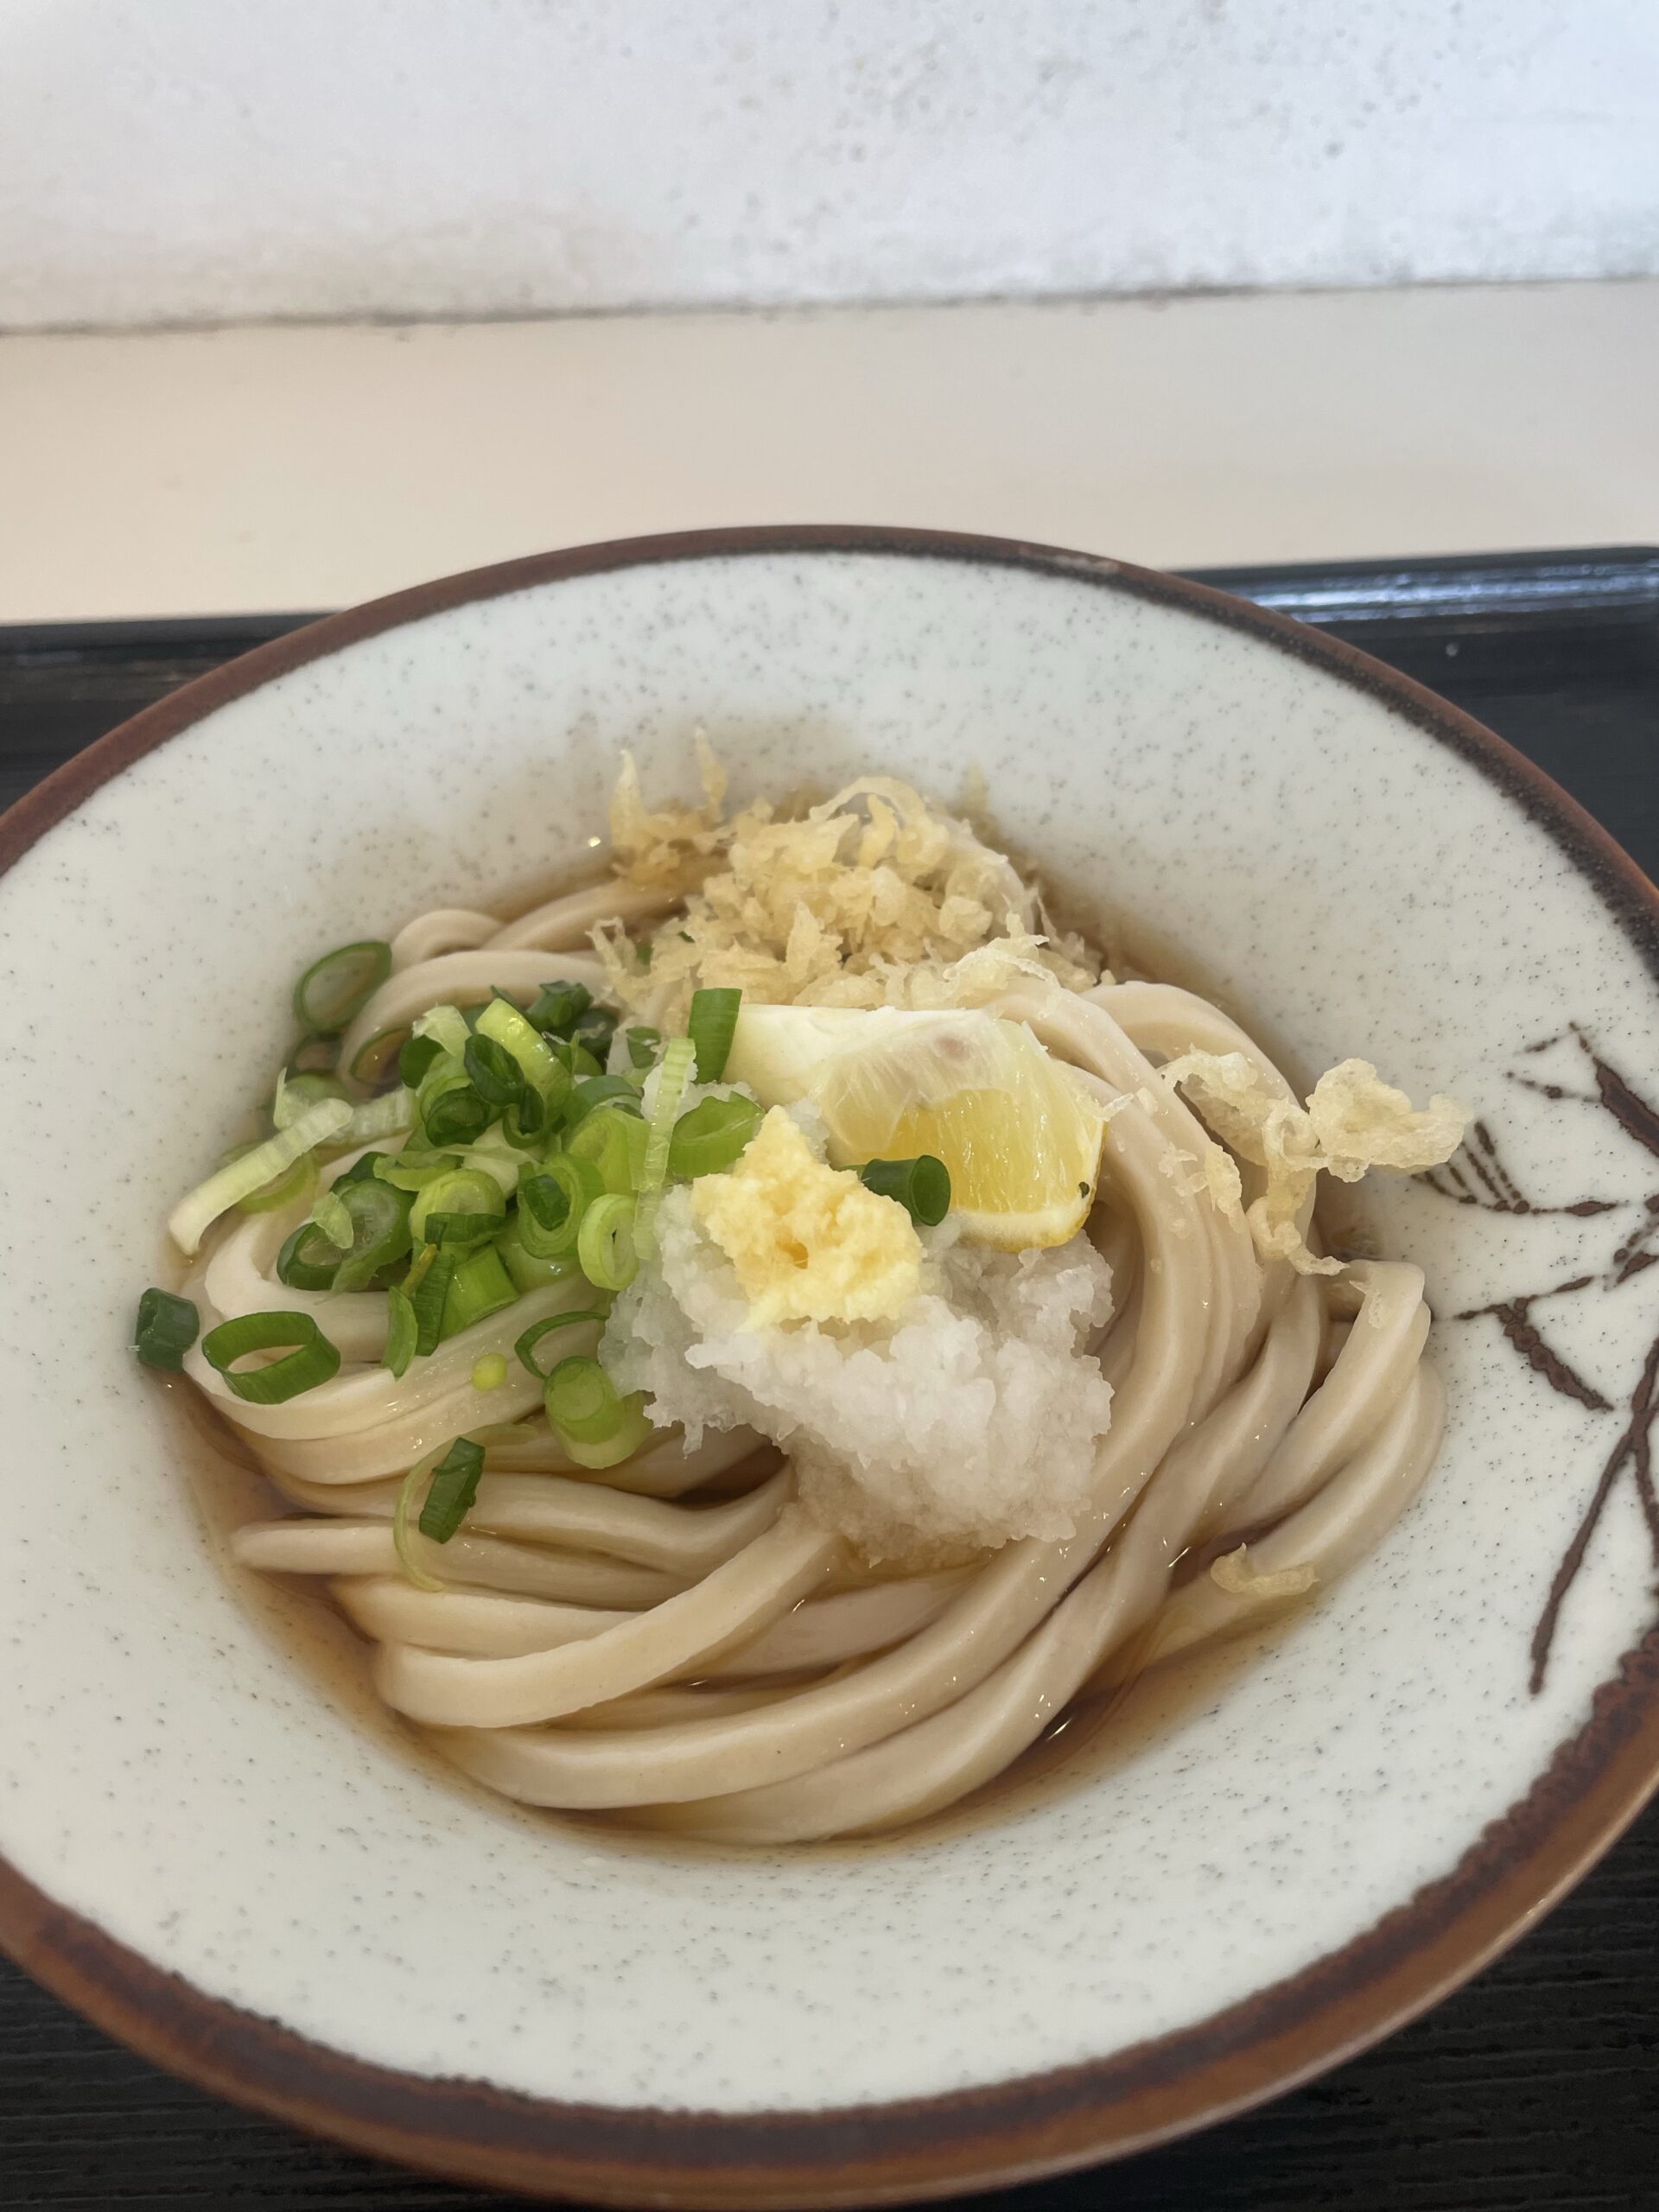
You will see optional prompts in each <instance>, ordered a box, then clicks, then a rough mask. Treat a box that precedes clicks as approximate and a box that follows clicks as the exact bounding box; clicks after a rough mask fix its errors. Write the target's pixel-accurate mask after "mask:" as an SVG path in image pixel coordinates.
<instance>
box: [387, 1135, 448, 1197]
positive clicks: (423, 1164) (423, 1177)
mask: <svg viewBox="0 0 1659 2212" xmlns="http://www.w3.org/2000/svg"><path fill="white" fill-rule="evenodd" d="M374 1162H375V1167H374V1173H375V1179H376V1181H377V1182H380V1183H390V1184H391V1187H392V1189H393V1190H394V1191H423V1190H424V1189H425V1188H426V1186H427V1185H428V1184H429V1183H435V1182H436V1181H437V1179H438V1178H439V1176H440V1175H451V1174H453V1173H454V1171H455V1169H456V1168H457V1167H459V1166H460V1165H461V1154H459V1153H458V1152H428V1151H426V1150H424V1149H420V1148H416V1147H413V1146H410V1145H405V1146H404V1148H403V1150H402V1151H401V1152H378V1153H376V1154H374Z"/></svg>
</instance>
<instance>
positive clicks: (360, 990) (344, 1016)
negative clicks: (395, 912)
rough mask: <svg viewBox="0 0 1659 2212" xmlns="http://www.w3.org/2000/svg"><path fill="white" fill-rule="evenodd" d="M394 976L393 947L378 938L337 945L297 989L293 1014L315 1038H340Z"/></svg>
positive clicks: (301, 979)
mask: <svg viewBox="0 0 1659 2212" xmlns="http://www.w3.org/2000/svg"><path fill="white" fill-rule="evenodd" d="M390 975H391V946H390V945H389V944H385V943H383V942H382V940H381V939H380V938H378V937H365V938H359V940H358V941H357V943H356V944H340V945H336V946H335V948H334V950H333V951H332V952H325V953H324V954H323V956H322V957H321V960H314V961H313V962H312V963H311V965H310V966H309V967H308V969H306V971H305V973H304V975H303V976H301V978H300V980H299V982H297V983H296V984H295V986H294V1012H295V1014H296V1017H297V1019H298V1020H299V1023H300V1027H302V1029H307V1030H308V1031H309V1032H310V1033H311V1034H312V1035H313V1036H314V1037H338V1036H339V1034H340V1031H341V1030H342V1029H344V1028H345V1027H346V1024H347V1023H348V1022H350V1021H353V1020H355V1019H356V1017H357V1016H358V1015H359V1014H361V1013H362V1011H363V1009H364V1007H365V1006H366V1005H367V1004H368V1002H369V1001H370V999H371V998H372V996H373V995H374V993H375V992H376V991H378V989H379V988H380V986H381V984H382V983H384V982H385V980H386V978H387V976H390Z"/></svg>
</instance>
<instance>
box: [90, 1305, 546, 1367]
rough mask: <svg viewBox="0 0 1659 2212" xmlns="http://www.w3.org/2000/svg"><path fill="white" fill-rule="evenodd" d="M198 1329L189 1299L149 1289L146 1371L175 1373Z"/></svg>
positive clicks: (136, 1334)
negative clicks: (155, 1370)
mask: <svg viewBox="0 0 1659 2212" xmlns="http://www.w3.org/2000/svg"><path fill="white" fill-rule="evenodd" d="M200 1326H201V1316H200V1314H199V1313H197V1311H196V1309H195V1307H194V1306H193V1305H192V1304H191V1302H190V1300H188V1298H179V1297H177V1296H175V1294H174V1293H173V1292H172V1291H170V1290H156V1289H155V1288H154V1287H151V1288H150V1289H149V1290H147V1291H146V1292H145V1293H144V1294H143V1297H142V1298H141V1299H140V1300H138V1320H137V1326H136V1327H135V1328H134V1330H133V1335H132V1341H133V1346H134V1349H135V1350H136V1351H137V1354H138V1357H139V1358H140V1359H142V1360H143V1363H144V1365H145V1366H146V1367H163V1368H168V1369H169V1370H174V1371H176V1370H178V1369H179V1368H181V1367H182V1366H183V1365H184V1355H185V1354H186V1352H188V1351H189V1349H190V1347H191V1345H192V1344H194V1342H195V1341H196V1332H197V1330H198V1329H199V1328H200ZM520 1357H523V1354H522V1352H521V1354H520Z"/></svg>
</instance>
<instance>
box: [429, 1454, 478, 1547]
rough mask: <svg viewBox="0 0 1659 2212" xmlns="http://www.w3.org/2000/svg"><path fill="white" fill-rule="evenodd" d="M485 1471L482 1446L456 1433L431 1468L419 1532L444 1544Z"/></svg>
mask: <svg viewBox="0 0 1659 2212" xmlns="http://www.w3.org/2000/svg"><path fill="white" fill-rule="evenodd" d="M483 1471H484V1446H482V1445H481V1444H474V1442H473V1440H472V1439H471V1437H470V1436H458V1437H457V1438H456V1439H455V1440H454V1443H453V1444H452V1445H451V1446H449V1449H448V1451H447V1452H445V1453H444V1455H443V1457H442V1459H440V1460H439V1462H438V1464H437V1465H436V1466H435V1467H434V1469H433V1470H432V1486H431V1488H430V1489H429V1491H427V1493H426V1503H425V1504H424V1505H423V1506H422V1508H421V1534H422V1535H423V1536H429V1537H430V1538H431V1540H432V1541H433V1542H434V1543H435V1544H447V1543H448V1541H449V1539H450V1538H451V1536H453V1535H454V1533H455V1531H456V1529H459V1528H460V1526H461V1522H463V1521H464V1520H465V1519H466V1518H467V1511H468V1509H469V1508H470V1507H471V1505H472V1503H473V1500H474V1498H475V1497H477V1496H478V1478H479V1477H480V1475H481V1474H482V1473H483Z"/></svg>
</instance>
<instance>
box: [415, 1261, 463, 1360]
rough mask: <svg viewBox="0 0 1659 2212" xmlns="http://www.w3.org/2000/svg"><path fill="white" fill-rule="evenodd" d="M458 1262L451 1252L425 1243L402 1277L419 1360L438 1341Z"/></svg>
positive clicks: (440, 1337)
mask: <svg viewBox="0 0 1659 2212" xmlns="http://www.w3.org/2000/svg"><path fill="white" fill-rule="evenodd" d="M460 1265H461V1262H460V1261H459V1260H458V1259H457V1258H456V1256H455V1255H454V1253H453V1252H441V1251H440V1250H439V1249H438V1248H437V1246H436V1245H435V1244H429V1245H427V1247H426V1248H425V1249H424V1250H423V1251H422V1252H419V1253H417V1254H416V1257H415V1260H414V1262H413V1264H412V1265H411V1266H410V1270H409V1273H408V1274H406V1275H405V1276H404V1296H405V1297H406V1298H407V1299H408V1300H409V1302H410V1305H411V1306H413V1307H414V1309H415V1351H416V1357H419V1358H421V1359H425V1358H426V1357H428V1356H429V1354H430V1353H432V1352H435V1351H436V1350H437V1348H438V1345H439V1344H440V1343H441V1341H442V1337H443V1317H444V1309H445V1307H446V1306H448V1302H449V1288H450V1285H451V1284H452V1283H453V1282H454V1279H455V1272H456V1269H457V1268H459V1267H460Z"/></svg>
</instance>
